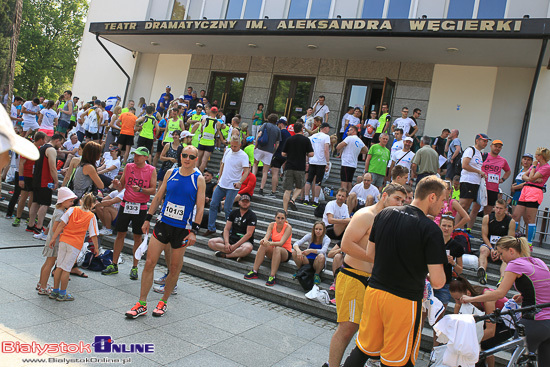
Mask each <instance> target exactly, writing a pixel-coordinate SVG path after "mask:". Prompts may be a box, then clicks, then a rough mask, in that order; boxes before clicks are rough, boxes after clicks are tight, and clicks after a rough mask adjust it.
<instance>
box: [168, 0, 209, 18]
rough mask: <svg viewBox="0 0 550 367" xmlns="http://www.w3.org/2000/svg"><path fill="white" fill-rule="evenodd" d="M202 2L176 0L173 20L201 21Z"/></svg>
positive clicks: (198, 0)
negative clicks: (192, 19)
mask: <svg viewBox="0 0 550 367" xmlns="http://www.w3.org/2000/svg"><path fill="white" fill-rule="evenodd" d="M202 3H203V2H202V1H201V0H175V1H174V6H173V7H172V16H171V17H170V19H172V20H186V19H191V16H193V18H194V19H200V15H201V10H202Z"/></svg>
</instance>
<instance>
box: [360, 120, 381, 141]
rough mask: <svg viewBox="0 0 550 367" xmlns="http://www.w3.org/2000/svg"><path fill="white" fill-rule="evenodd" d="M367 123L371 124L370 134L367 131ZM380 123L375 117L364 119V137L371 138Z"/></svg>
mask: <svg viewBox="0 0 550 367" xmlns="http://www.w3.org/2000/svg"><path fill="white" fill-rule="evenodd" d="M367 125H370V126H372V129H373V130H372V134H369V132H368V131H367ZM379 125H380V121H378V120H376V119H368V120H367V121H365V133H364V134H363V135H364V136H365V137H366V138H372V137H373V136H374V134H375V133H376V128H377V127H378V126H379Z"/></svg>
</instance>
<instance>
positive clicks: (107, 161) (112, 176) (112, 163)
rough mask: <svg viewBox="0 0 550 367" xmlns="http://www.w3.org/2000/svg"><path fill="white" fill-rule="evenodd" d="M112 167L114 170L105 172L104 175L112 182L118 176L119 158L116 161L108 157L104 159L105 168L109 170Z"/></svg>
mask: <svg viewBox="0 0 550 367" xmlns="http://www.w3.org/2000/svg"><path fill="white" fill-rule="evenodd" d="M112 166H115V167H116V168H115V169H114V170H112V171H109V172H105V173H104V175H105V176H107V177H109V178H110V179H111V180H114V179H115V178H116V176H117V175H118V172H119V171H120V157H119V158H117V159H113V158H112V157H111V156H110V155H109V158H106V159H105V168H110V167H112Z"/></svg>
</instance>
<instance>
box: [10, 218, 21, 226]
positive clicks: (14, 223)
mask: <svg viewBox="0 0 550 367" xmlns="http://www.w3.org/2000/svg"><path fill="white" fill-rule="evenodd" d="M11 225H12V226H13V227H19V225H21V218H15V219H14V220H13V223H12V224H11Z"/></svg>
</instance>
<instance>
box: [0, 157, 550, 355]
mask: <svg viewBox="0 0 550 367" xmlns="http://www.w3.org/2000/svg"><path fill="white" fill-rule="evenodd" d="M221 157H222V155H221V153H220V152H217V151H215V152H214V153H213V155H212V158H211V160H210V162H209V163H208V168H209V169H211V170H212V171H214V172H217V171H218V168H219V164H220V160H221ZM331 162H332V169H331V172H330V177H329V179H328V180H327V182H326V183H325V185H326V186H328V187H333V188H337V187H339V185H340V180H339V171H340V159H338V158H331ZM359 167H360V168H359V169H358V172H361V171H362V162H359ZM258 176H259V177H258V183H257V185H256V190H255V195H254V196H253V198H252V205H251V209H252V210H253V211H254V212H255V213H256V215H257V216H258V224H257V227H256V235H255V240H256V241H255V242H256V244H255V246H254V251H253V252H252V253H251V254H250V255H249V256H248V257H246V258H243V259H242V260H241V261H239V262H237V261H235V260H230V259H225V258H218V257H215V256H214V253H213V251H211V250H210V249H209V248H208V246H207V242H208V239H209V238H206V237H204V236H202V235H200V234H199V235H198V236H197V242H196V244H195V246H193V247H190V248H188V249H187V251H186V254H185V260H184V266H183V271H184V272H186V273H189V274H192V275H195V276H198V277H201V278H205V279H208V280H210V281H213V282H216V283H219V284H222V285H224V286H226V287H229V288H232V289H235V290H238V291H241V292H244V293H247V294H250V295H254V296H256V297H259V298H262V299H266V300H269V301H272V302H276V303H279V304H281V305H284V306H287V307H291V308H294V309H297V310H300V311H302V312H306V313H309V314H312V315H315V316H318V317H322V318H325V319H328V320H332V321H335V320H336V308H335V307H334V306H332V305H331V306H327V305H323V304H321V303H319V302H317V301H311V300H308V299H307V298H305V297H304V294H305V291H304V290H303V289H302V288H301V286H300V284H299V283H298V281H296V280H293V279H292V275H293V274H294V273H295V271H296V270H297V269H296V266H295V265H294V262H293V261H292V260H290V261H289V262H287V263H283V264H281V266H280V267H279V271H278V273H277V284H276V285H275V286H274V287H267V286H265V284H264V283H265V281H266V280H267V276H268V275H269V271H270V260H269V259H267V258H266V259H265V261H264V262H263V264H262V266H261V267H260V270H259V275H260V279H256V280H245V279H244V278H243V276H244V274H246V273H247V272H248V271H249V270H251V269H252V265H253V262H254V258H255V255H256V249H257V248H258V246H259V245H258V242H259V239H261V238H262V237H263V236H264V235H265V232H266V230H267V226H268V225H269V223H270V222H272V221H274V218H275V212H276V210H277V209H282V187H279V189H278V192H277V195H276V197H266V196H260V195H259V194H258V190H259V186H260V184H259V181H260V180H261V174H259V175H258ZM280 183H281V182H280ZM280 186H282V185H280ZM12 190H13V185H9V184H6V183H3V184H2V196H3V197H5V198H6V199H7V200H4V201H1V202H0V210H3V211H5V210H6V209H7V205H8V201H9V198H10V197H11V194H10V193H9V192H10V191H12ZM268 190H269V191H270V190H271V177H269V178H268V183H267V184H266V187H265V188H264V192H266V193H267V192H269V191H268ZM54 196H55V194H54ZM55 199H56V197H54V202H55ZM328 199H329V198H327V200H328ZM297 206H298V210H297V211H292V210H289V217H288V221H289V223H290V225H292V227H293V236H292V237H293V242H294V241H296V240H298V239H300V238H302V236H304V235H306V234H307V233H310V232H311V227H312V224H313V222H315V221H316V220H318V219H319V218H316V217H315V216H314V215H313V211H314V208H312V207H311V206H304V205H301V204H297ZM52 213H53V206H52V207H50V208H49V209H48V214H47V216H46V221H45V225H47V224H48V223H49V221H50V219H51V215H52ZM27 215H28V213H27V210H26V209H25V212H24V215H23V217H26V216H27ZM480 223H481V221H480V220H478V221H477V223H476V226H475V228H474V229H473V233H472V234H473V236H474V237H475V238H473V239H472V245H473V247H474V248H476V249H478V248H479V245H480V243H481V241H480V240H479V238H480V237H481V230H480ZM224 226H225V221H224V218H223V213H219V214H218V217H217V221H216V229H217V232H218V235H221V231H222V230H223V228H224ZM14 231H21V232H22V235H23V236H28V237H30V236H31V235H30V234H29V233H23V231H24V222H23V223H22V225H21V227H19V228H14ZM202 232H203V231H201V233H202ZM114 239H115V236H114V235H113V236H102V237H101V238H100V245H101V246H103V247H106V248H112V247H113V244H114ZM34 241H37V243H39V242H38V240H34ZM132 247H133V240H132V234H131V232H128V235H127V237H126V239H125V245H124V252H125V253H127V254H131V253H132ZM535 255H536V256H537V257H540V258H542V259H543V260H544V261H545V262H547V263H550V251H548V250H545V249H540V248H535ZM159 262H160V263H161V264H164V258H163V257H161V259H160V261H159ZM331 266H332V260H331V259H327V266H326V269H325V270H324V271H323V273H322V274H321V279H322V283H321V285H320V287H321V289H325V290H327V291H328V290H329V287H330V284H331V283H332V282H333V280H334V279H333V276H332V271H331ZM130 267H131V266H130V265H129V264H127V263H126V264H122V265H121V267H120V270H121V272H120V274H118V275H115V276H118V277H125V276H127V274H128V273H129V271H130ZM498 274H499V270H498V266H496V265H494V264H490V265H489V269H488V283H489V284H490V285H491V286H493V287H494V285H495V284H496V283H497V281H498V279H499V275H498ZM464 276H465V277H466V278H468V279H469V280H470V281H471V282H472V283H474V284H477V277H476V272H475V271H474V270H468V269H465V270H464ZM329 293H330V295H331V297H334V292H332V291H330V292H329ZM513 294H514V293H513V292H510V294H509V296H512V295H513ZM453 307H454V304H449V305H448V310H447V311H448V312H452V310H453ZM431 347H432V330H431V328H430V327H424V329H423V337H422V348H423V350H426V351H429V350H431ZM508 357H509V355H508V354H507V353H501V354H499V355H497V364H499V365H505V361H506V359H507V358H508Z"/></svg>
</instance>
